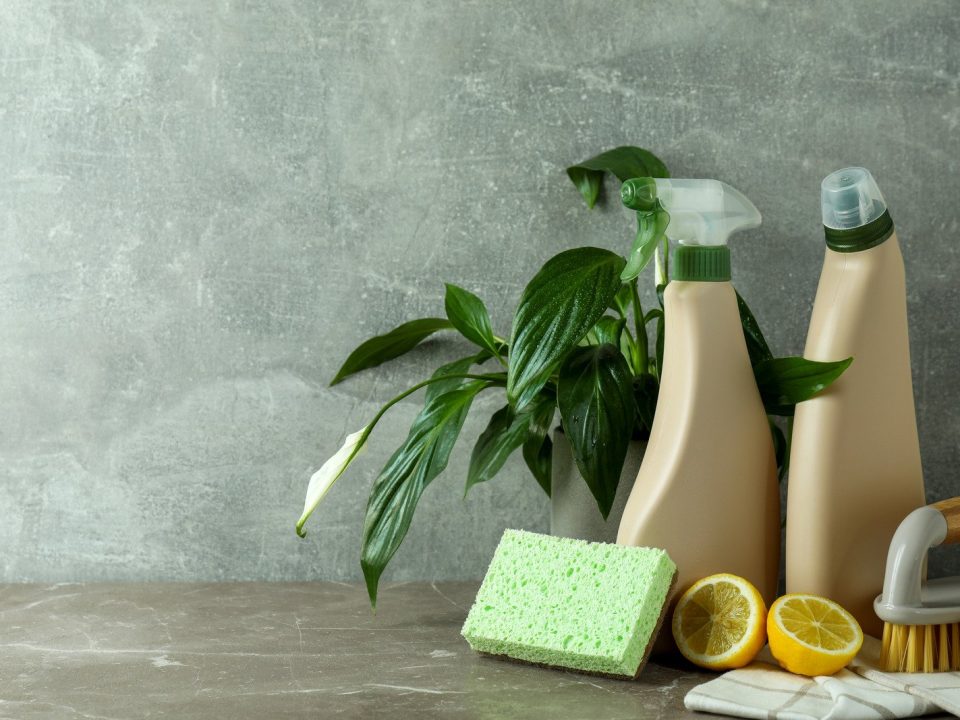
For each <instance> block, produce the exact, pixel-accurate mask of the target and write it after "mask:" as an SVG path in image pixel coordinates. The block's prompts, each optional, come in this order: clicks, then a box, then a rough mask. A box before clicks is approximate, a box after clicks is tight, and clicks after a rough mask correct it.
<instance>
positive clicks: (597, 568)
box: [461, 530, 677, 677]
mask: <svg viewBox="0 0 960 720" xmlns="http://www.w3.org/2000/svg"><path fill="white" fill-rule="evenodd" d="M676 575H677V566H676V565H675V564H674V563H673V561H672V560H671V559H670V556H669V555H667V553H666V552H665V551H664V550H658V549H655V548H637V547H625V546H623V545H610V544H607V543H589V542H585V541H583V540H571V539H569V538H559V537H551V536H549V535H540V534H538V533H530V532H523V531H522V530H507V531H505V532H504V533H503V537H502V538H501V539H500V545H499V546H498V547H497V551H496V552H495V553H494V555H493V560H491V561H490V567H489V569H488V570H487V575H486V577H485V578H484V580H483V584H482V585H481V586H480V590H479V591H478V592H477V598H476V600H475V601H474V604H473V607H472V608H471V609H470V614H469V615H468V616H467V621H466V622H465V623H464V624H463V630H461V633H462V634H463V636H464V637H465V638H466V639H467V642H468V643H470V647H472V648H473V649H474V650H476V651H478V652H482V653H488V654H491V655H505V656H507V657H509V658H513V659H514V660H522V661H524V662H530V663H535V664H537V665H552V666H560V667H566V668H572V669H574V670H579V671H581V672H587V673H596V674H601V675H616V676H627V677H636V676H637V675H639V674H640V670H641V669H642V668H643V664H644V662H645V661H646V658H647V655H648V653H649V650H650V646H651V645H652V644H653V641H654V640H655V639H656V636H657V632H658V630H659V628H660V624H661V622H662V621H663V616H664V614H665V612H666V605H667V598H668V597H669V595H670V590H671V588H672V586H673V583H674V580H675V579H676Z"/></svg>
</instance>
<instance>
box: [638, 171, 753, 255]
mask: <svg viewBox="0 0 960 720" xmlns="http://www.w3.org/2000/svg"><path fill="white" fill-rule="evenodd" d="M620 197H621V199H622V200H623V204H624V205H626V206H627V207H628V208H630V209H631V210H636V211H637V212H639V213H649V212H654V211H656V210H658V209H659V210H663V211H666V212H667V213H668V214H669V221H670V227H669V230H668V231H667V234H668V235H669V236H670V238H671V239H672V240H677V241H678V242H680V243H682V244H684V245H726V243H727V238H729V237H730V235H732V234H733V233H735V232H737V231H739V230H746V229H748V228H755V227H758V226H759V225H760V211H759V210H757V208H756V207H754V205H753V203H752V202H750V200H749V199H747V197H746V196H745V195H744V194H743V193H742V192H740V191H739V190H737V189H736V188H734V187H731V186H729V185H727V184H726V183H723V182H720V181H719V180H692V179H685V180H681V179H667V178H633V179H631V180H627V181H626V182H624V183H623V185H622V186H621V188H620Z"/></svg>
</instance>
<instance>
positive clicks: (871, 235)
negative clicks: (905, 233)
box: [823, 210, 893, 253]
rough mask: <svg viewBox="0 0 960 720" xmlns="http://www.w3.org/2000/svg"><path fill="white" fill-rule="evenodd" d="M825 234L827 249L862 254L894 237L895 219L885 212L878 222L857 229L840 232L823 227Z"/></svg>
mask: <svg viewBox="0 0 960 720" xmlns="http://www.w3.org/2000/svg"><path fill="white" fill-rule="evenodd" d="M823 233H824V235H825V237H826V240H827V247H828V248H830V249H831V250H835V251H837V252H842V253H851V252H860V251H861V250H869V249H870V248H872V247H876V246H877V245H880V244H881V243H883V242H885V241H886V240H887V238H889V237H890V236H891V235H893V219H892V218H891V217H890V212H889V211H888V210H884V211H883V214H882V215H880V217H878V218H877V219H876V220H872V221H870V222H868V223H867V224H866V225H861V226H860V227H856V228H849V229H847V230H838V229H836V228H831V227H827V226H826V225H824V226H823Z"/></svg>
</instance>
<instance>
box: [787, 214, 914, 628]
mask: <svg viewBox="0 0 960 720" xmlns="http://www.w3.org/2000/svg"><path fill="white" fill-rule="evenodd" d="M804 356H805V357H807V358H809V359H811V360H840V359H843V358H847V357H851V356H852V357H853V364H851V365H850V367H849V368H847V370H846V372H845V373H844V374H843V375H842V376H841V377H840V378H839V379H838V380H837V381H836V382H834V383H833V384H832V385H831V386H830V387H829V388H827V389H826V390H825V391H823V392H822V393H821V394H820V395H818V396H816V397H814V398H812V399H811V400H808V401H806V402H803V403H800V404H799V405H798V406H797V410H796V416H795V419H794V426H793V444H792V449H791V459H790V473H789V488H788V499H787V553H786V555H787V592H805V593H814V594H817V595H823V596H825V597H828V598H831V599H832V600H835V601H837V602H839V603H840V604H841V605H843V606H844V607H845V608H847V609H848V610H849V611H850V612H851V613H853V615H854V617H856V618H857V620H858V621H859V623H860V625H861V626H862V627H863V630H864V632H866V633H869V634H872V635H878V634H879V633H880V632H881V630H882V623H881V622H880V620H879V618H877V616H876V614H875V613H874V612H873V600H874V598H875V597H876V596H877V595H878V594H879V593H880V590H881V588H882V585H883V574H884V566H885V564H886V557H887V550H888V547H889V545H890V540H891V538H892V537H893V533H894V531H895V530H896V529H897V526H898V525H899V524H900V521H901V520H903V518H904V517H906V516H907V515H908V514H909V513H910V512H911V511H912V510H914V509H916V508H918V507H920V506H921V505H923V504H924V490H923V472H922V469H921V466H920V447H919V442H918V440H917V425H916V416H915V412H914V402H913V385H912V378H911V373H910V345H909V340H908V334H907V304H906V287H905V280H904V268H903V258H902V256H901V254H900V246H899V243H898V241H897V236H896V234H895V233H894V234H893V235H891V236H890V237H889V238H888V239H887V240H885V241H884V242H882V243H881V244H879V245H877V246H875V247H872V248H869V249H867V250H861V251H859V252H836V251H834V250H831V249H829V248H828V249H827V250H826V257H825V259H824V264H823V272H822V274H821V276H820V284H819V287H818V288H817V295H816V300H815V302H814V305H813V314H812V316H811V319H810V329H809V332H808V334H807V345H806V349H805V351H804Z"/></svg>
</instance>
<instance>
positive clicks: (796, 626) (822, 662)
mask: <svg viewBox="0 0 960 720" xmlns="http://www.w3.org/2000/svg"><path fill="white" fill-rule="evenodd" d="M767 635H769V637H770V652H771V653H773V656H774V657H775V658H776V659H777V662H778V663H780V665H781V667H783V668H784V669H785V670H789V671H790V672H792V673H796V674H798V675H808V676H811V677H812V676H814V675H832V674H833V673H835V672H837V671H838V670H840V669H841V668H843V667H845V666H846V665H847V664H848V663H849V662H850V661H851V660H853V658H854V656H856V654H857V653H858V652H859V651H860V646H861V645H862V644H863V631H862V630H860V625H859V624H858V623H857V621H856V620H855V619H854V617H853V615H851V614H850V613H848V612H847V611H846V610H844V609H843V608H842V607H840V606H839V605H838V604H837V603H835V602H833V600H828V599H827V598H823V597H818V596H817V595H801V594H792V595H784V596H783V597H782V598H780V599H778V600H777V601H776V602H775V603H774V604H773V606H772V607H771V608H770V614H769V616H768V617H767Z"/></svg>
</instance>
